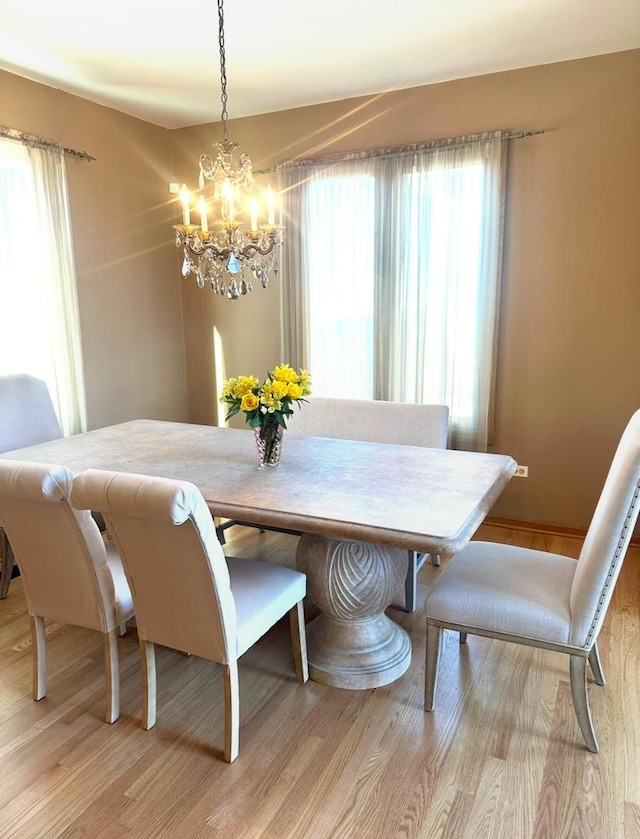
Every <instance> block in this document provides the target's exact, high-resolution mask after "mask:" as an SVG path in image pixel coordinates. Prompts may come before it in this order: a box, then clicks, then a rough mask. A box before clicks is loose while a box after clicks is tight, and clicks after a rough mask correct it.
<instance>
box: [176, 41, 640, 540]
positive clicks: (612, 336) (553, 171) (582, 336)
mask: <svg viewBox="0 0 640 839" xmlns="http://www.w3.org/2000/svg"><path fill="white" fill-rule="evenodd" d="M229 95H230V100H229V110H230V113H231V114H233V89H232V87H231V88H230V94H229ZM495 128H514V129H523V128H543V129H545V131H546V133H545V134H544V135H541V136H538V137H533V138H530V139H526V140H519V141H515V142H513V143H512V144H511V150H510V173H509V184H508V210H507V230H506V251H505V271H504V283H503V301H502V302H503V305H502V317H501V326H500V336H499V337H500V340H499V368H498V381H497V414H496V440H495V445H494V447H493V450H494V451H497V452H505V453H509V454H511V455H513V456H514V457H515V458H516V459H517V460H518V461H519V462H520V463H523V464H526V465H528V466H529V470H530V477H529V478H528V479H526V480H522V479H520V480H514V481H512V482H511V485H510V486H509V488H508V489H507V491H506V492H505V493H504V495H503V497H502V498H501V499H500V501H499V502H498V504H497V505H496V507H495V509H494V513H495V514H496V515H504V516H511V517H515V518H522V519H527V520H530V521H545V522H555V523H559V524H563V525H566V526H572V527H583V526H585V525H586V524H588V521H589V519H590V517H591V513H592V511H593V507H594V504H595V501H596V499H597V496H598V493H599V491H600V488H601V485H602V481H603V479H604V475H605V473H606V469H607V467H608V464H609V462H610V458H611V456H612V453H613V450H614V448H615V445H616V442H617V440H618V437H619V435H620V433H621V431H622V429H623V427H624V424H625V423H626V421H627V419H628V418H629V416H630V415H631V413H632V412H633V411H634V410H635V409H636V408H638V407H640V337H639V336H640V329H639V328H638V327H639V317H640V235H639V231H640V177H639V176H640V51H630V52H625V53H618V54H614V55H609V56H600V57H597V58H591V59H584V60H580V61H572V62H566V63H562V64H556V65H548V66H543V67H535V68H530V69H524V70H516V71H512V72H506V73H498V74H494V75H490V76H484V77H479V78H473V79H464V80H461V81H455V82H449V83H446V84H439V85H431V86H428V87H422V88H416V89H413V90H409V91H403V92H398V93H391V94H386V95H381V96H376V97H369V98H362V99H357V100H350V101H345V102H339V103H332V104H326V105H318V106H313V107H308V108H300V109H296V110H292V111H285V112H281V113H274V114H267V115H264V116H259V117H253V118H248V119H242V120H236V121H232V122H231V123H230V136H231V138H232V139H234V140H236V141H237V142H239V143H241V150H244V151H247V152H249V153H250V154H251V156H252V158H253V162H254V167H255V168H256V169H262V168H266V167H270V166H273V165H275V164H276V163H277V162H278V161H281V160H283V159H286V158H289V157H293V156H296V155H301V156H308V155H311V154H321V153H323V152H336V151H347V150H351V149H358V148H370V147H379V146H385V145H392V144H395V143H410V142H414V141H420V140H426V139H431V138H439V137H448V136H454V135H457V134H462V133H466V132H471V131H480V130H485V129H495ZM219 133H220V132H219V127H218V126H208V127H206V126H205V127H202V126H200V127H198V128H191V129H185V130H182V131H177V132H174V142H175V152H176V158H175V160H176V172H178V173H179V175H178V177H179V178H180V180H185V181H187V182H190V183H191V185H192V186H195V180H196V169H197V159H198V156H199V155H200V154H201V153H202V152H204V151H207V150H208V146H209V144H210V143H211V142H213V141H215V140H219V139H220V137H219ZM182 289H183V306H184V313H185V324H186V335H187V340H186V353H187V371H188V379H189V401H190V407H191V419H192V420H193V421H196V422H213V421H215V417H216V404H215V392H214V379H213V369H214V368H213V338H212V335H213V330H214V328H216V329H217V330H218V332H219V334H220V336H221V340H222V345H223V349H224V362H225V372H226V374H228V375H236V374H238V373H255V374H256V375H262V374H263V373H264V372H265V371H266V370H267V369H268V368H269V367H270V366H272V365H273V364H274V363H276V362H277V361H279V360H280V358H279V340H280V336H279V317H280V314H279V288H278V286H277V284H274V285H273V286H270V287H269V289H268V290H267V291H266V292H263V291H262V289H257V290H256V291H254V294H253V296H252V298H250V299H243V300H240V301H238V302H237V303H232V302H230V301H227V300H221V299H218V298H216V297H215V296H214V295H213V294H211V293H209V292H208V291H207V290H204V291H200V290H198V289H197V288H196V287H195V284H194V283H193V281H192V280H189V281H188V282H187V283H184V284H183V286H182ZM312 372H313V371H312Z"/></svg>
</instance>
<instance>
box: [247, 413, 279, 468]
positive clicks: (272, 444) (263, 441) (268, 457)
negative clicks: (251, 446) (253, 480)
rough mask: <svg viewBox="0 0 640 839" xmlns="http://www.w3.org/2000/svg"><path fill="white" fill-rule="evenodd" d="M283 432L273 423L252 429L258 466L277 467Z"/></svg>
mask: <svg viewBox="0 0 640 839" xmlns="http://www.w3.org/2000/svg"><path fill="white" fill-rule="evenodd" d="M283 431H284V429H283V428H282V426H281V425H278V423H277V422H275V421H274V422H266V423H265V424H264V425H260V426H258V427H257V428H254V429H253V433H254V434H255V437H256V448H257V449H258V461H259V463H260V466H277V465H278V464H279V463H280V454H281V452H282V436H283Z"/></svg>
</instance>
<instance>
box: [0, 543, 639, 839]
mask: <svg viewBox="0 0 640 839" xmlns="http://www.w3.org/2000/svg"><path fill="white" fill-rule="evenodd" d="M234 532H235V533H234ZM478 535H479V536H481V537H482V538H485V539H489V540H494V541H508V542H512V543H516V544H523V545H530V546H533V547H536V548H540V549H544V550H552V551H556V552H559V553H566V554H571V555H574V556H576V555H577V553H578V551H579V549H580V542H579V541H578V540H575V539H571V538H560V537H555V538H554V537H542V536H540V535H534V534H530V533H524V532H516V531H509V530H505V529H501V528H487V527H484V528H483V529H482V530H481V532H480V533H479V534H478ZM228 537H229V540H230V541H229V543H228V545H227V549H228V552H229V553H230V554H231V553H235V554H238V555H244V556H249V557H250V556H258V555H260V554H261V553H263V554H267V553H268V554H270V555H271V556H276V557H277V558H278V561H281V562H283V563H286V564H290V563H292V562H293V555H294V551H295V545H296V541H297V540H296V539H295V537H290V536H283V535H279V534H269V533H264V534H260V533H259V532H258V531H255V530H249V529H240V528H234V529H233V530H231V531H228ZM437 573H438V571H437V569H434V568H432V567H431V566H428V567H427V566H425V567H424V568H423V570H422V571H421V590H420V601H421V603H423V602H424V594H425V591H426V589H427V587H428V586H429V585H430V582H431V580H432V579H434V577H435V575H437ZM390 613H392V614H393V616H394V617H395V618H396V619H397V620H399V621H400V623H402V625H403V626H404V627H405V628H406V629H407V631H408V632H409V633H410V635H411V637H412V639H413V645H414V656H413V661H412V664H411V667H410V669H409V671H408V672H407V673H406V675H405V676H404V677H403V678H401V679H400V680H398V681H397V682H395V683H394V684H392V685H390V686H388V687H384V688H379V689H377V690H365V691H343V690H337V689H334V688H327V687H324V686H322V685H320V684H316V683H314V682H309V683H307V684H306V685H299V684H297V682H296V681H295V678H294V674H293V667H292V663H291V660H290V646H289V639H288V627H287V625H286V624H282V625H279V626H277V627H276V628H275V629H274V630H273V632H272V633H271V634H270V635H268V636H267V637H266V638H264V639H262V640H261V641H260V642H259V643H258V644H257V645H256V647H255V648H253V649H252V650H250V651H249V652H248V653H247V654H246V656H244V657H243V658H242V660H241V662H240V691H241V710H242V724H241V734H240V757H239V758H238V760H237V761H236V762H235V763H234V764H232V765H227V764H225V763H223V762H222V760H221V748H222V734H223V719H222V713H221V711H222V685H221V680H220V672H219V668H218V667H217V665H215V664H212V663H210V662H206V661H202V660H199V659H196V658H194V657H186V656H183V655H180V654H178V653H175V652H172V651H170V650H159V655H158V688H159V693H158V722H157V724H156V727H155V728H154V729H152V730H151V731H143V730H142V729H141V728H140V724H139V719H140V666H139V658H138V647H137V638H136V633H135V630H130V631H129V632H128V633H127V635H126V636H125V637H124V638H122V639H121V642H120V650H121V673H122V691H121V717H120V719H119V720H118V721H117V722H116V723H115V724H114V725H111V726H110V725H107V724H106V723H105V722H103V721H102V716H103V709H104V691H103V672H104V671H103V658H102V640H101V638H99V637H98V636H97V635H96V634H94V633H91V632H88V631H85V630H82V629H77V628H74V627H69V626H58V625H50V626H49V627H48V630H47V634H48V639H49V647H48V649H49V684H48V695H47V697H46V698H45V699H43V700H42V701H41V702H37V703H36V702H34V701H33V700H32V699H31V696H30V690H31V645H30V638H29V625H28V619H27V616H26V607H25V600H24V595H23V592H22V586H21V583H20V580H14V581H13V583H12V585H11V590H10V594H9V598H8V599H7V600H6V601H2V602H0V837H2V839H9V837H16V838H17V839H44V837H47V839H48V837H64V839H80V837H86V838H87V839H115V837H140V839H142V837H175V839H195V837H224V839H249V837H255V839H258V837H262V838H263V839H267V838H268V839H293V838H295V839H307V837H308V839H329V837H330V838H331V839H342V837H354V838H355V839H392V837H404V838H405V839H408V837H421V838H422V839H427V838H428V839H431V837H434V839H435V837H448V839H467V837H469V839H478V837H504V839H529V837H536V839H543V838H544V839H556V837H575V839H589V838H590V837H594V838H597V839H632V837H633V838H634V839H636V838H637V837H640V643H639V641H640V549H639V548H634V549H632V550H631V551H630V553H629V556H628V557H627V560H626V563H625V566H624V568H623V570H622V575H621V579H620V581H619V583H618V586H617V589H616V592H615V595H614V600H613V605H612V608H611V609H610V612H609V615H608V618H607V622H606V625H605V628H604V630H603V632H602V634H601V639H600V649H601V653H602V658H603V663H604V668H605V673H606V676H607V685H606V687H604V688H600V687H598V686H597V685H595V683H593V682H592V683H591V684H590V697H591V706H592V711H593V714H594V718H595V722H596V728H597V732H598V736H599V739H600V745H601V753H600V754H599V755H593V754H590V753H589V752H588V751H587V750H586V749H585V746H584V743H583V741H582V739H581V736H580V732H579V730H578V725H577V723H576V721H575V717H574V713H573V708H572V704H571V695H570V689H569V681H568V675H569V674H568V658H567V657H566V656H562V655H560V654H556V653H547V652H543V651H540V650H532V649H526V648H524V647H517V646H514V645H507V644H504V643H500V642H498V641H491V640H487V639H483V638H477V637H471V636H469V643H468V645H467V646H465V647H462V648H461V647H460V645H459V644H458V641H457V637H456V636H454V635H453V634H451V633H447V638H446V643H445V647H444V650H443V660H442V671H441V676H440V682H439V693H438V698H437V707H436V711H435V712H434V713H433V714H425V713H424V712H423V710H422V699H423V674H424V660H423V657H424V638H425V629H424V625H423V618H422V616H421V613H420V610H419V611H418V613H416V614H415V615H411V616H407V615H404V614H403V613H401V612H395V611H392V612H390Z"/></svg>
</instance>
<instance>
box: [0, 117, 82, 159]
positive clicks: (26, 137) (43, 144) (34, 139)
mask: <svg viewBox="0 0 640 839" xmlns="http://www.w3.org/2000/svg"><path fill="white" fill-rule="evenodd" d="M0 137H6V138H7V139H8V140H16V141H17V142H19V143H23V144H24V145H25V146H32V147H34V148H38V149H55V150H56V151H59V152H63V154H68V155H70V156H71V157H79V158H80V159H81V160H86V161H88V162H91V161H92V160H95V159H96V158H95V157H92V156H91V155H90V154H89V153H88V152H86V151H78V150H77V149H68V148H66V147H65V146H62V145H60V143H56V142H55V141H54V140H47V139H45V138H44V137H38V136H37V135H36V134H27V133H26V132H24V131H18V129H17V128H3V127H2V126H0Z"/></svg>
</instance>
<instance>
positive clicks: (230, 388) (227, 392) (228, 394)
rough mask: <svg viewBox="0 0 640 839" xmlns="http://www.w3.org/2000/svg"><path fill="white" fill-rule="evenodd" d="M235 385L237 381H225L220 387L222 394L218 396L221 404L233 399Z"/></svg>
mask: <svg viewBox="0 0 640 839" xmlns="http://www.w3.org/2000/svg"><path fill="white" fill-rule="evenodd" d="M237 383H238V380H237V379H226V381H225V383H224V384H223V385H222V393H221V394H220V401H221V402H228V401H229V400H230V399H233V398H234V391H235V389H236V385H237Z"/></svg>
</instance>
